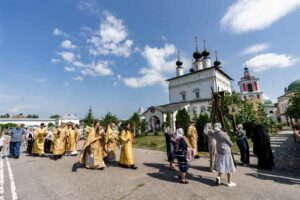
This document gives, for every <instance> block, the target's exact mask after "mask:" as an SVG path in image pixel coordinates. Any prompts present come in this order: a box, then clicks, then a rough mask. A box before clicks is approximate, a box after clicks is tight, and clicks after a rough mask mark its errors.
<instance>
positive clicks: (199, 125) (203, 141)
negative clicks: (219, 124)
mask: <svg viewBox="0 0 300 200" xmlns="http://www.w3.org/2000/svg"><path fill="white" fill-rule="evenodd" d="M209 121H210V120H209V116H208V115H207V114H206V113H201V114H200V115H199V117H198V118H197V120H196V129H197V132H198V150H199V151H208V138H207V135H206V134H205V133H204V126H205V124H206V123H209Z"/></svg>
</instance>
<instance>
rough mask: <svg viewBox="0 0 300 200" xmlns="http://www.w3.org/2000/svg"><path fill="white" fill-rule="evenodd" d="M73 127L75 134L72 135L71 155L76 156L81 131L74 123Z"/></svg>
mask: <svg viewBox="0 0 300 200" xmlns="http://www.w3.org/2000/svg"><path fill="white" fill-rule="evenodd" d="M72 129H73V131H74V135H72V137H71V148H70V150H71V156H76V155H77V154H78V152H77V144H78V141H79V139H80V132H79V128H78V127H77V126H76V125H75V124H73V125H72Z"/></svg>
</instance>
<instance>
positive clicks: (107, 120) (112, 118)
mask: <svg viewBox="0 0 300 200" xmlns="http://www.w3.org/2000/svg"><path fill="white" fill-rule="evenodd" d="M111 123H115V124H118V123H119V119H118V117H117V116H116V115H113V114H112V113H110V112H108V113H107V114H106V115H105V116H104V117H103V118H102V119H101V121H100V124H101V125H102V126H104V127H105V128H107V127H108V125H109V124H111Z"/></svg>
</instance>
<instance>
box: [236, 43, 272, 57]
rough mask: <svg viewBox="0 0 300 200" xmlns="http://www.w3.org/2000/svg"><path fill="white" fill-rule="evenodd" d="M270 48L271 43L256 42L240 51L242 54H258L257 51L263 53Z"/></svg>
mask: <svg viewBox="0 0 300 200" xmlns="http://www.w3.org/2000/svg"><path fill="white" fill-rule="evenodd" d="M269 48H270V45H269V44H267V43H259V44H254V45H251V46H249V47H247V48H245V49H244V50H242V52H241V53H240V54H241V55H249V54H256V53H261V52H263V51H265V50H267V49H269Z"/></svg>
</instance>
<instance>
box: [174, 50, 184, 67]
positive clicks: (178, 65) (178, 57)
mask: <svg viewBox="0 0 300 200" xmlns="http://www.w3.org/2000/svg"><path fill="white" fill-rule="evenodd" d="M182 64H183V63H182V61H181V60H180V51H179V50H178V51H177V62H176V65H177V67H181V65H182Z"/></svg>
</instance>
